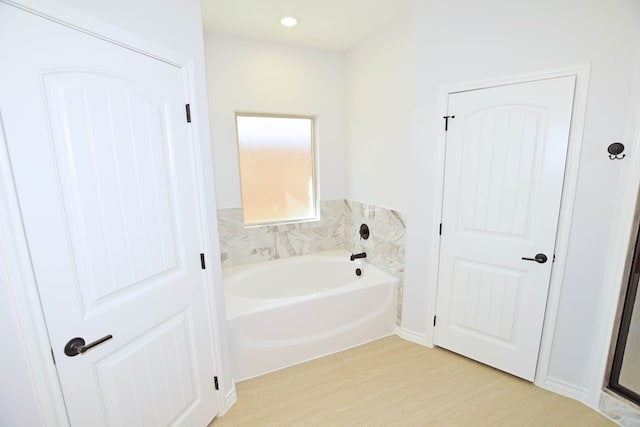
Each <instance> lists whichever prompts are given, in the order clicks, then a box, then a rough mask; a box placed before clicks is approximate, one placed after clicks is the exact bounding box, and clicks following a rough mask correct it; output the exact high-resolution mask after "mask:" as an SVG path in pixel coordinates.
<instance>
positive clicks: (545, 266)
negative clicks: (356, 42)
mask: <svg viewBox="0 0 640 427" xmlns="http://www.w3.org/2000/svg"><path fill="white" fill-rule="evenodd" d="M574 86H575V79H574V77H563V78H555V79H548V80H540V81H535V82H529V83H521V84H513V85H507V86H500V87H494V88H489V89H482V90H474V91H468V92H461V93H455V94H451V95H450V96H449V107H448V108H449V112H448V114H449V115H450V116H455V118H453V119H449V129H448V132H447V142H446V162H445V184H444V200H443V212H442V236H441V250H440V254H441V255H440V270H439V280H438V291H437V306H436V307H437V308H436V314H437V318H436V327H435V336H434V341H435V344H436V345H438V346H441V347H444V348H447V349H449V350H452V351H454V352H456V353H460V354H462V355H464V356H467V357H470V358H472V359H475V360H478V361H480V362H482V363H485V364H488V365H491V366H494V367H496V368H498V369H500V370H503V371H506V372H509V373H511V374H514V375H516V376H519V377H522V378H525V379H527V380H533V378H534V375H535V369H536V362H537V357H538V350H539V346H540V338H541V335H542V325H543V321H544V313H545V307H546V301H547V293H548V289H549V279H550V275H551V267H552V265H553V257H554V245H555V239H556V230H557V224H558V215H559V210H560V199H561V195H562V185H563V178H564V169H565V160H566V154H567V144H568V137H569V125H570V122H571V111H572V105H573V93H574ZM525 258H529V259H525ZM536 258H537V260H536Z"/></svg>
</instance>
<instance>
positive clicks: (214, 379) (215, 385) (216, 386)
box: [213, 377, 220, 390]
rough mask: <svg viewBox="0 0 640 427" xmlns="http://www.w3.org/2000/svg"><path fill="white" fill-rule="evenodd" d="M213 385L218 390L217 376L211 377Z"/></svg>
mask: <svg viewBox="0 0 640 427" xmlns="http://www.w3.org/2000/svg"><path fill="white" fill-rule="evenodd" d="M213 386H214V387H215V388H216V390H220V387H219V386H218V377H213Z"/></svg>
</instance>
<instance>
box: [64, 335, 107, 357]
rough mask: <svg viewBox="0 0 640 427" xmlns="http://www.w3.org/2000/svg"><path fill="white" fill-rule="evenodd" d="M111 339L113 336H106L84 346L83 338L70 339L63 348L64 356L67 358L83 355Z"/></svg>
mask: <svg viewBox="0 0 640 427" xmlns="http://www.w3.org/2000/svg"><path fill="white" fill-rule="evenodd" d="M111 338H113V335H106V336H104V337H102V338H100V339H99V340H95V341H94V342H92V343H89V344H86V343H85V341H84V338H80V337H76V338H71V339H70V340H69V342H68V343H67V345H65V346H64V354H66V355H67V356H69V357H73V356H77V355H79V354H82V353H84V352H85V351H87V350H89V349H90V348H92V347H95V346H97V345H100V344H102V343H103V342H105V341H109V340H110V339H111Z"/></svg>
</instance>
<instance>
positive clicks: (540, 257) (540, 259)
mask: <svg viewBox="0 0 640 427" xmlns="http://www.w3.org/2000/svg"><path fill="white" fill-rule="evenodd" d="M522 259H523V260H525V261H535V262H537V263H539V264H544V263H545V262H547V259H548V258H547V256H546V255H545V254H536V256H535V258H526V257H522Z"/></svg>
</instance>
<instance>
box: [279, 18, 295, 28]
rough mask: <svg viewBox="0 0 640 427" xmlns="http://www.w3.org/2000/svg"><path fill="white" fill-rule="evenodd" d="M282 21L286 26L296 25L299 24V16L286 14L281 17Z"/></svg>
mask: <svg viewBox="0 0 640 427" xmlns="http://www.w3.org/2000/svg"><path fill="white" fill-rule="evenodd" d="M280 23H281V24H282V25H284V26H285V27H295V26H296V25H298V18H295V17H293V16H284V17H282V18H281V19H280Z"/></svg>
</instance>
